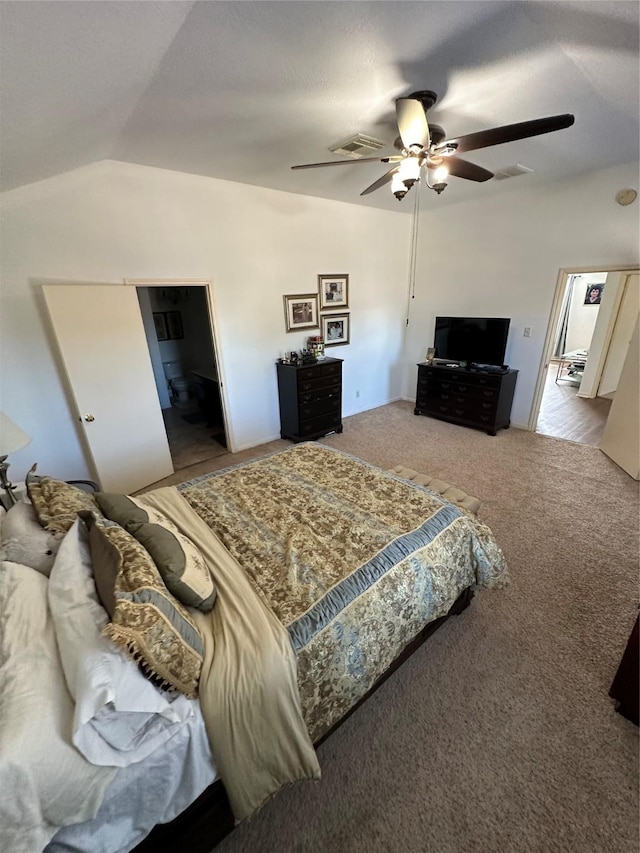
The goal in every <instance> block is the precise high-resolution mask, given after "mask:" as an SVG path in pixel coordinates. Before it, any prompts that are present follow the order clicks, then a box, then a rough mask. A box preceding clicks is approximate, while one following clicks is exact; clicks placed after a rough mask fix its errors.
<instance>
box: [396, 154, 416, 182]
mask: <svg viewBox="0 0 640 853" xmlns="http://www.w3.org/2000/svg"><path fill="white" fill-rule="evenodd" d="M398 174H399V175H400V178H401V180H402V182H403V183H404V185H405V187H406V188H407V189H411V187H412V186H413V185H414V184H415V182H416V181H417V180H419V179H420V160H419V158H418V157H407V158H406V159H405V160H403V161H402V162H401V163H400V171H399V173H398Z"/></svg>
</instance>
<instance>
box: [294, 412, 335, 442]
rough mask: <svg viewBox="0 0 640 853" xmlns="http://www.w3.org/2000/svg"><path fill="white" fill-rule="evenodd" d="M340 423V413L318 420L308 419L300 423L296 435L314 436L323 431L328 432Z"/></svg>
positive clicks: (323, 416) (324, 416) (327, 415)
mask: <svg viewBox="0 0 640 853" xmlns="http://www.w3.org/2000/svg"><path fill="white" fill-rule="evenodd" d="M341 423H342V418H341V415H340V412H334V413H330V414H326V415H322V416H321V417H319V418H309V419H308V420H306V421H300V426H299V429H298V434H299V435H300V436H301V437H302V436H306V435H314V433H317V432H322V431H323V430H327V431H330V430H332V429H336V427H339V426H340V424H341Z"/></svg>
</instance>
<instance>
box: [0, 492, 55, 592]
mask: <svg viewBox="0 0 640 853" xmlns="http://www.w3.org/2000/svg"><path fill="white" fill-rule="evenodd" d="M63 537H64V534H63V533H52V532H51V531H49V530H45V529H44V528H43V527H42V526H41V524H40V522H39V521H38V517H37V515H36V512H35V510H34V508H33V507H32V506H31V504H30V503H23V502H20V503H17V504H14V506H12V507H11V509H10V510H9V511H8V512H6V513H5V514H4V515H3V517H2V528H1V532H0V560H9V561H10V562H12V563H20V565H22V566H29V568H31V569H35V570H36V571H37V572H40V574H42V575H45V577H49V573H50V572H51V568H52V566H53V561H54V560H55V558H56V554H57V553H58V548H59V547H60V543H61V542H62V539H63Z"/></svg>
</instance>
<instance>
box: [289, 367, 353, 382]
mask: <svg viewBox="0 0 640 853" xmlns="http://www.w3.org/2000/svg"><path fill="white" fill-rule="evenodd" d="M341 377H342V364H314V365H312V366H310V367H301V368H300V369H299V370H298V386H300V385H301V384H302V383H303V382H313V381H316V380H322V379H323V380H327V379H333V380H334V381H335V382H339V381H340V379H341Z"/></svg>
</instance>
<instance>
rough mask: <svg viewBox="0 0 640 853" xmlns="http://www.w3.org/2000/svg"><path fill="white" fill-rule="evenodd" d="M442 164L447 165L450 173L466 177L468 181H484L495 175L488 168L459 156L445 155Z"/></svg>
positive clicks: (457, 176) (458, 176)
mask: <svg viewBox="0 0 640 853" xmlns="http://www.w3.org/2000/svg"><path fill="white" fill-rule="evenodd" d="M442 165H443V166H446V168H447V169H448V170H449V174H450V175H455V176H456V178H466V179H467V180H468V181H478V182H479V183H482V182H483V181H488V180H490V179H491V178H492V177H493V172H490V171H489V170H488V169H483V168H482V166H476V164H475V163H469V162H468V161H467V160H461V159H460V158H459V157H443V158H442Z"/></svg>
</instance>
